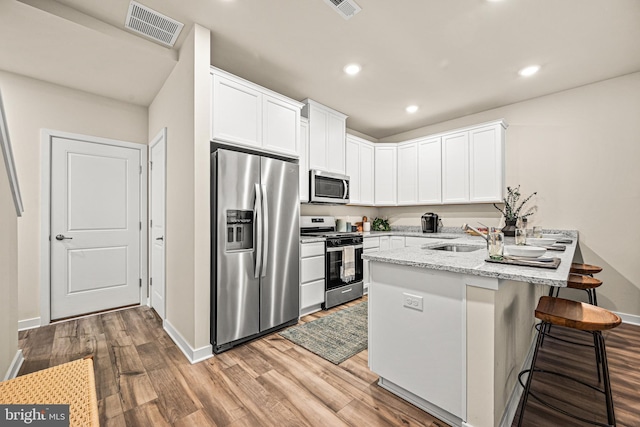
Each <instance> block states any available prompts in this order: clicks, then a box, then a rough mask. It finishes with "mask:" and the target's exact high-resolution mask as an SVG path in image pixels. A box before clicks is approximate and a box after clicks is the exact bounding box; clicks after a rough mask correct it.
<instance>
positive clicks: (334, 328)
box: [279, 302, 368, 365]
mask: <svg viewBox="0 0 640 427" xmlns="http://www.w3.org/2000/svg"><path fill="white" fill-rule="evenodd" d="M367 307H368V303H367V302H362V303H360V304H358V305H355V306H353V307H349V308H345V309H344V310H340V311H337V312H335V313H333V314H330V315H328V316H325V317H322V318H320V319H317V320H313V321H311V322H308V323H305V324H303V325H298V326H293V327H291V328H289V329H286V330H284V331H282V332H280V334H279V335H280V336H282V337H284V338H286V339H288V340H289V341H291V342H293V343H294V344H297V345H299V346H301V347H304V348H306V349H307V350H309V351H311V352H313V353H315V354H317V355H318V356H320V357H322V358H324V359H326V360H328V361H329V362H332V363H335V364H336V365H338V364H340V363H342V362H344V361H345V360H347V359H348V358H350V357H351V356H354V355H355V354H357V353H359V352H361V351H362V350H365V349H366V348H367V344H368V334H367Z"/></svg>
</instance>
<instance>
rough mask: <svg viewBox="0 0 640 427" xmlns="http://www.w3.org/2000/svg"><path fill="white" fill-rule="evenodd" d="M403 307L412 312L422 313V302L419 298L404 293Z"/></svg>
mask: <svg viewBox="0 0 640 427" xmlns="http://www.w3.org/2000/svg"><path fill="white" fill-rule="evenodd" d="M402 299H403V305H404V306H405V307H409V308H413V309H414V310H418V311H423V310H424V302H423V299H422V297H421V296H418V295H411V294H408V293H406V292H403V293H402Z"/></svg>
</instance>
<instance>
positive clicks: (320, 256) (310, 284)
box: [300, 242, 325, 316]
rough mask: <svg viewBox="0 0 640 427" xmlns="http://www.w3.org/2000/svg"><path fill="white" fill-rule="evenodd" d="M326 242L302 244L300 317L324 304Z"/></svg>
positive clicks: (317, 309)
mask: <svg viewBox="0 0 640 427" xmlns="http://www.w3.org/2000/svg"><path fill="white" fill-rule="evenodd" d="M324 272H325V270H324V242H314V243H301V244H300V316H304V315H307V314H309V313H313V312H316V311H319V310H320V309H321V308H322V304H323V303H324V287H325V286H324V281H325V276H324V274H325V273H324Z"/></svg>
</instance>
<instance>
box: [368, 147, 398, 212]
mask: <svg viewBox="0 0 640 427" xmlns="http://www.w3.org/2000/svg"><path fill="white" fill-rule="evenodd" d="M397 158H398V147H397V144H376V145H375V160H374V161H375V168H374V174H375V184H374V189H375V196H374V199H375V200H374V202H375V205H376V206H395V205H396V204H397V188H398V186H397V183H398V172H397V170H398V159H397Z"/></svg>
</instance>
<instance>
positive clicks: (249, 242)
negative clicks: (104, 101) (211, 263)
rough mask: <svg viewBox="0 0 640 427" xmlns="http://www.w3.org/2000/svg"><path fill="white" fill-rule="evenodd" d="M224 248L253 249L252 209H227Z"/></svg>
mask: <svg viewBox="0 0 640 427" xmlns="http://www.w3.org/2000/svg"><path fill="white" fill-rule="evenodd" d="M225 241H226V245H225V249H226V251H227V252H229V251H244V250H253V211H242V210H228V211H227V235H226V239H225Z"/></svg>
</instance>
